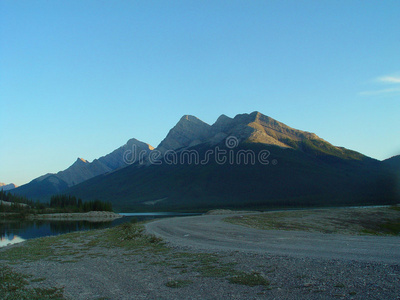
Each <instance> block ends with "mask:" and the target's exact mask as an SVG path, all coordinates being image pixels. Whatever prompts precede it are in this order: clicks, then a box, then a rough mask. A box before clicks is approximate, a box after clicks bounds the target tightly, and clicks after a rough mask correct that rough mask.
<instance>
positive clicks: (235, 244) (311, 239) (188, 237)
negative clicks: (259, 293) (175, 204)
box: [146, 215, 400, 264]
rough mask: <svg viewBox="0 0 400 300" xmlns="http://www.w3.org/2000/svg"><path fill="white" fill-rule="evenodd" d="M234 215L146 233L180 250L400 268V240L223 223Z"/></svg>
mask: <svg viewBox="0 0 400 300" xmlns="http://www.w3.org/2000/svg"><path fill="white" fill-rule="evenodd" d="M228 216H231V215H202V216H195V217H182V218H173V219H161V220H158V221H155V222H151V223H148V224H147V225H146V230H147V231H148V232H149V233H151V234H154V235H156V236H158V237H161V238H163V239H164V240H165V241H167V242H169V243H171V244H173V245H179V246H187V247H191V248H195V249H202V250H213V251H219V250H228V251H242V252H250V253H258V254H278V255H288V256H294V257H309V258H325V259H339V260H354V261H364V262H378V263H388V264H398V263H399V262H400V237H391V236H350V235H340V234H322V233H310V232H302V231H280V230H259V229H253V228H248V227H244V226H239V225H234V224H230V223H227V222H223V221H222V219H223V218H226V217H228Z"/></svg>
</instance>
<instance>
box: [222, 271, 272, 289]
mask: <svg viewBox="0 0 400 300" xmlns="http://www.w3.org/2000/svg"><path fill="white" fill-rule="evenodd" d="M228 281H229V282H230V283H233V284H242V285H247V286H257V285H264V286H269V284H270V283H269V281H268V280H267V279H265V278H264V277H263V276H262V275H261V274H260V273H258V272H251V273H246V272H241V273H240V274H237V275H234V276H232V277H229V278H228Z"/></svg>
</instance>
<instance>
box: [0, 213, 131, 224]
mask: <svg viewBox="0 0 400 300" xmlns="http://www.w3.org/2000/svg"><path fill="white" fill-rule="evenodd" d="M0 217H2V218H6V219H27V220H55V221H67V220H68V221H70V220H74V221H92V222H99V221H112V220H116V219H119V218H123V217H124V216H123V215H120V214H117V213H114V212H109V211H89V212H86V213H51V214H28V215H26V216H24V217H23V218H21V217H20V214H19V213H1V214H0Z"/></svg>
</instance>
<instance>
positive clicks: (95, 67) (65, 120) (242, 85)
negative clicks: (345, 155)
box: [0, 0, 400, 185]
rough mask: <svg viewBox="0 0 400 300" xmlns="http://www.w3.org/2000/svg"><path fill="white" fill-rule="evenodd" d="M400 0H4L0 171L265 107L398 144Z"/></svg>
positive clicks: (39, 171)
mask: <svg viewBox="0 0 400 300" xmlns="http://www.w3.org/2000/svg"><path fill="white" fill-rule="evenodd" d="M399 53H400V1H347V0H346V1H299V0H297V1H282V0H279V1H278V0H277V1H247V0H246V1H82V0H79V1H50V0H49V1H21V0H20V1H11V0H4V1H1V2H0V104H1V118H0V128H1V131H0V135H1V147H0V182H5V183H10V182H14V183H16V184H18V185H20V184H23V183H26V182H28V181H30V180H31V179H33V178H35V177H38V176H40V175H43V174H45V173H48V172H57V171H59V170H62V169H65V168H67V167H68V166H69V165H71V164H72V163H73V162H74V161H75V160H76V158H77V157H83V158H85V159H87V160H90V161H91V160H93V159H95V158H98V157H100V156H102V155H105V154H107V153H109V152H111V151H112V150H114V149H116V148H118V147H119V146H121V145H123V144H124V143H125V142H126V141H127V140H128V139H130V138H132V137H135V138H137V139H139V140H142V141H144V142H147V143H149V144H151V145H153V146H157V145H158V143H159V142H160V141H161V140H162V139H163V138H164V137H165V135H166V134H167V133H168V130H169V129H170V128H171V127H172V126H174V125H175V123H176V122H177V121H178V120H179V118H180V117H181V116H182V115H184V114H192V115H195V116H197V117H198V118H200V119H202V120H203V121H205V122H207V123H210V124H211V123H213V122H214V121H215V120H216V119H217V117H218V116H219V115H221V114H226V115H228V116H231V117H233V116H235V115H236V114H238V113H245V112H247V113H250V112H252V111H255V110H258V111H260V112H262V113H264V114H266V115H268V116H271V117H273V118H275V119H277V120H279V121H281V122H283V123H285V124H287V125H289V126H292V127H294V128H297V129H301V130H306V131H311V132H315V133H316V134H317V135H319V136H320V137H322V138H324V139H325V140H327V141H329V142H331V143H333V144H334V145H338V146H344V147H346V148H350V149H353V150H356V151H359V152H361V153H363V154H366V155H369V156H371V157H374V158H377V159H385V158H388V157H390V156H393V155H396V154H400V138H399V137H400V118H399V116H400V55H399Z"/></svg>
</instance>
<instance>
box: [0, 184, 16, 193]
mask: <svg viewBox="0 0 400 300" xmlns="http://www.w3.org/2000/svg"><path fill="white" fill-rule="evenodd" d="M16 187H17V186H16V185H15V184H14V183H9V184H5V183H2V182H0V191H1V190H3V191H10V190H13V189H15V188H16Z"/></svg>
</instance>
